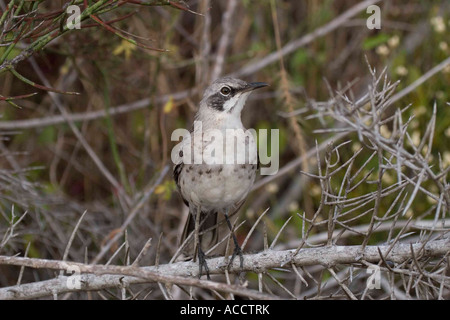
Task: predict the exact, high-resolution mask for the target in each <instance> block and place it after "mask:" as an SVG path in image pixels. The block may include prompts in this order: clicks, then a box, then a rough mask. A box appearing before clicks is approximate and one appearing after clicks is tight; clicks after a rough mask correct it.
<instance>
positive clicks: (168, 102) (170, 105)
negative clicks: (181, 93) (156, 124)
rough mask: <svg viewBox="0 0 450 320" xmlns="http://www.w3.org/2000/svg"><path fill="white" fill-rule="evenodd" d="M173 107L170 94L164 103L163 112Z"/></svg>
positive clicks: (168, 111)
mask: <svg viewBox="0 0 450 320" xmlns="http://www.w3.org/2000/svg"><path fill="white" fill-rule="evenodd" d="M172 109H173V98H172V96H170V98H169V100H167V102H166V104H165V105H164V108H163V112H164V113H170V111H172Z"/></svg>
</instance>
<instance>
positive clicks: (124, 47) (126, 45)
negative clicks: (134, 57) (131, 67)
mask: <svg viewBox="0 0 450 320" xmlns="http://www.w3.org/2000/svg"><path fill="white" fill-rule="evenodd" d="M134 50H136V46H135V45H134V44H132V43H131V42H129V41H127V40H124V39H122V42H121V43H120V44H119V45H118V46H117V47H116V48H115V49H114V51H113V55H115V56H118V55H119V54H121V53H122V52H123V53H124V54H125V60H128V59H130V57H131V53H132V52H133V51H134Z"/></svg>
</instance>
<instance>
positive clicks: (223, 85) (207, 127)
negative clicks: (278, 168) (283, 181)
mask: <svg viewBox="0 0 450 320" xmlns="http://www.w3.org/2000/svg"><path fill="white" fill-rule="evenodd" d="M265 86H267V84H266V83H263V82H251V83H247V82H245V81H243V80H239V79H233V78H222V79H218V80H216V81H214V82H213V83H212V84H211V85H210V86H209V87H208V88H207V89H206V90H205V93H204V95H203V98H202V100H201V102H200V108H199V110H198V112H197V114H196V116H195V121H194V128H193V129H192V130H191V132H190V133H189V134H188V135H187V136H186V137H184V138H183V141H182V143H180V144H179V145H178V149H175V152H174V153H173V154H175V156H176V159H174V163H175V167H174V172H173V173H174V179H175V182H176V184H177V187H178V190H179V192H180V194H181V197H182V198H183V201H184V203H185V204H186V205H187V206H188V207H189V216H188V219H187V222H186V225H185V227H184V231H183V234H182V236H181V242H180V243H183V240H185V239H186V238H187V237H188V236H189V235H190V234H191V233H192V232H194V250H193V257H194V261H195V259H196V257H198V261H199V268H200V272H199V277H201V275H202V270H203V268H204V269H205V271H206V275H207V277H208V279H209V269H208V265H207V263H206V260H205V253H204V252H205V250H207V249H209V248H211V247H212V246H214V245H215V244H216V243H217V241H218V231H217V229H218V225H217V217H218V214H219V213H222V214H223V215H224V217H225V220H226V223H227V225H228V228H229V229H230V232H231V234H232V236H233V242H234V251H233V255H232V257H231V260H230V264H229V266H230V265H231V264H232V262H233V260H234V258H235V257H236V255H239V259H240V266H241V268H242V267H243V255H242V250H241V248H240V246H239V244H238V241H237V239H236V236H235V234H234V232H233V229H232V226H231V222H230V219H229V217H230V216H232V215H233V214H235V213H236V212H237V211H238V210H239V208H240V207H241V206H242V204H243V203H244V201H245V199H246V197H247V194H248V192H249V191H250V189H251V187H252V185H253V182H254V180H255V176H256V169H257V163H258V159H257V152H256V142H255V139H254V137H253V135H252V134H250V133H249V132H248V131H247V130H245V128H244V126H243V125H242V121H241V111H242V109H243V107H244V105H245V101H246V100H247V98H248V96H249V95H250V94H251V92H252V91H253V90H255V89H257V88H261V87H265ZM239 142H241V143H239Z"/></svg>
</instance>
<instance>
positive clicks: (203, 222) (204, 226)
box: [180, 210, 219, 255]
mask: <svg viewBox="0 0 450 320" xmlns="http://www.w3.org/2000/svg"><path fill="white" fill-rule="evenodd" d="M217 217H218V212H216V211H208V212H201V214H200V229H199V233H200V234H199V239H200V246H201V249H202V250H203V251H205V252H206V251H207V250H208V249H210V248H211V247H213V246H214V245H216V244H217V242H218V241H219V232H218V226H217ZM208 229H211V230H209V231H206V230H208ZM193 232H195V213H193V212H191V210H189V216H188V218H187V221H186V224H185V225H184V229H183V233H182V234H181V238H180V245H182V244H183V243H184V242H185V240H186V239H187V237H189V235H190V234H191V233H193ZM183 252H184V253H185V254H186V255H193V253H194V237H193V236H192V237H191V239H190V241H189V243H187V244H186V245H185V247H184V250H183Z"/></svg>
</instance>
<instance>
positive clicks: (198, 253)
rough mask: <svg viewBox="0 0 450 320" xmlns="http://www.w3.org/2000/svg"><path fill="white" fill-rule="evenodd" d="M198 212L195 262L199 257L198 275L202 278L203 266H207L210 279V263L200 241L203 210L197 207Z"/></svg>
mask: <svg viewBox="0 0 450 320" xmlns="http://www.w3.org/2000/svg"><path fill="white" fill-rule="evenodd" d="M196 209H197V210H196V213H195V230H194V233H195V234H194V262H195V258H196V257H198V267H199V272H198V277H199V278H201V277H202V275H203V268H205V272H206V277H207V279H208V280H210V279H211V278H210V276H209V268H208V264H207V263H206V255H205V253H204V252H203V250H202V246H201V243H200V216H201V210H200V207H197V208H196Z"/></svg>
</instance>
